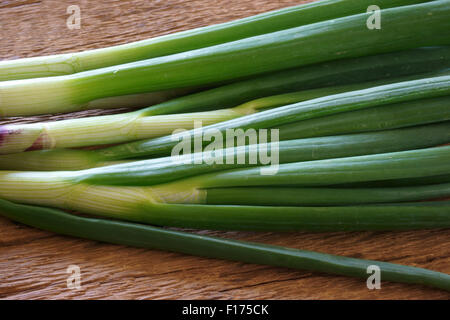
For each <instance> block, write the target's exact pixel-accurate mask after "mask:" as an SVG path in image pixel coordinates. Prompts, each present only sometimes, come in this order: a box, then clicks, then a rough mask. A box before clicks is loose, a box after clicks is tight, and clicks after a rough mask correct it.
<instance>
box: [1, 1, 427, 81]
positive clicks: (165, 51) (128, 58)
mask: <svg viewBox="0 0 450 320" xmlns="http://www.w3.org/2000/svg"><path fill="white" fill-rule="evenodd" d="M422 2H425V1H424V0H380V1H378V3H377V4H378V5H379V6H380V7H381V8H391V7H397V6H402V5H411V4H416V3H422ZM369 5H371V2H370V1H369V0H345V1H339V0H324V1H317V2H314V3H309V4H302V5H299V6H293V7H289V8H283V9H280V10H275V11H271V12H267V13H263V14H259V15H255V16H251V17H248V18H244V19H239V20H235V21H231V22H226V23H222V24H216V25H213V26H208V27H203V28H197V29H192V30H188V31H184V32H178V33H173V34H169V35H165V36H160V37H156V38H151V39H146V40H142V41H137V42H132V43H127V44H123V45H118V46H114V47H108V48H102V49H96V50H88V51H83V52H77V53H68V54H58V55H52V56H44V57H34V58H28V59H18V60H10V61H0V81H5V80H15V79H28V78H38V77H50V76H60V75H66V74H73V73H77V72H82V71H87V70H92V69H98V68H103V67H109V66H113V65H119V64H124V63H128V62H133V61H139V60H144V59H149V58H154V57H160V56H166V55H170V54H174V53H179V52H183V51H189V50H193V49H199V48H205V47H208V46H213V45H217V44H221V43H225V42H230V41H235V40H239V39H243V38H248V37H252V36H257V35H260V34H265V33H270V32H275V31H279V30H283V29H288V28H293V27H298V26H301V25H305V24H310V23H314V22H319V21H324V20H328V19H334V18H338V17H343V16H347V15H351V14H356V13H360V12H364V11H365V9H366V8H367V7H368V6H369Z"/></svg>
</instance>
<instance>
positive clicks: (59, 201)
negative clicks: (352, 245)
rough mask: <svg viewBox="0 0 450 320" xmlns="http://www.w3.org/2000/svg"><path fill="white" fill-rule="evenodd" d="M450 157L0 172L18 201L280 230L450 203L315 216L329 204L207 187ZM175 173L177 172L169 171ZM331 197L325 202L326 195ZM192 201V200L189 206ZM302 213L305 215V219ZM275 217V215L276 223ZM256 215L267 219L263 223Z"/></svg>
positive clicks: (415, 213)
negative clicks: (230, 200)
mask: <svg viewBox="0 0 450 320" xmlns="http://www.w3.org/2000/svg"><path fill="white" fill-rule="evenodd" d="M385 141H386V140H385ZM386 142H389V140H387V141H386ZM294 152H295V149H294ZM449 160H450V146H447V147H445V146H444V147H437V148H427V149H419V150H408V151H400V152H393V153H382V154H372V155H363V156H355V157H346V158H335V159H327V160H315V161H304V162H293V163H285V164H280V165H279V167H278V171H277V173H276V174H274V175H261V172H260V170H261V168H262V167H253V168H244V169H233V170H225V171H219V172H213V173H208V174H199V175H195V176H192V177H188V178H185V179H180V180H176V174H177V172H176V171H175V172H174V175H175V176H172V179H175V181H173V182H169V183H161V184H156V185H155V183H160V182H161V181H157V178H158V174H160V175H161V173H162V174H163V173H164V170H161V168H160V166H158V164H156V166H154V167H153V168H152V167H151V164H150V165H149V167H148V168H145V167H143V165H142V164H143V162H141V163H139V162H138V163H135V164H133V163H131V165H128V166H125V167H120V165H118V166H117V168H115V169H116V170H114V168H113V170H111V168H112V167H104V168H99V169H90V170H86V171H80V172H70V171H66V172H17V171H3V172H0V197H1V198H4V199H6V200H11V201H15V202H21V203H28V204H37V205H44V206H51V207H59V208H65V209H71V210H78V211H82V212H86V213H91V214H98V215H105V216H109V217H116V218H120V219H126V220H132V221H140V222H146V223H151V224H164V225H166V224H167V225H171V226H184V227H196V228H197V227H198V228H219V229H220V228H223V227H224V226H225V225H228V226H229V227H230V228H232V225H233V224H235V225H236V226H235V227H234V228H248V229H255V230H259V229H266V230H267V229H269V227H270V228H272V229H273V230H297V229H299V230H315V229H318V230H372V229H374V230H379V229H383V230H390V229H403V228H413V229H414V228H429V227H438V226H440V227H443V226H446V225H447V223H450V210H449V207H448V206H441V207H439V208H436V209H430V210H425V208H422V210H419V209H417V208H416V207H417V206H416V204H412V205H410V206H409V205H405V206H393V207H379V206H375V207H373V206H372V205H367V206H359V207H358V208H356V209H355V207H353V206H351V207H324V209H323V210H324V211H323V212H324V213H323V214H315V215H314V214H308V212H322V211H320V210H322V209H320V208H318V209H317V210H316V209H314V210H312V209H311V207H306V208H307V209H305V207H298V208H296V207H264V208H267V209H263V207H260V206H257V207H239V206H205V204H207V202H208V190H209V189H211V188H221V187H246V186H251V187H265V186H267V187H275V186H280V187H283V186H297V187H319V186H329V185H333V184H339V183H341V184H342V183H352V182H366V181H382V180H389V179H404V178H420V177H427V176H435V175H444V174H450V161H449ZM152 169H153V170H152ZM168 169H169V170H170V168H168ZM108 171H109V172H108ZM152 174H153V175H154V177H155V179H153V181H152V179H150V177H151V176H152ZM146 175H147V176H146ZM168 175H169V176H170V175H171V172H170V171H169V174H168ZM163 176H164V174H163ZM441 191H442V190H441ZM361 192H362V193H364V192H366V191H364V190H362V191H361ZM444 192H445V190H444ZM434 195H437V194H434ZM367 197H368V199H370V198H371V197H372V198H373V197H376V195H368V196H367ZM80 199H83V201H80ZM399 199H406V198H401V197H400V198H399ZM324 201H325V203H326V201H327V200H324ZM376 202H379V201H376ZM190 204H191V205H193V206H192V207H189V206H187V205H190ZM430 205H432V204H430ZM433 205H434V204H433ZM390 206H392V205H390ZM190 208H191V209H190ZM289 208H292V209H289ZM172 210H173V211H172ZM205 210H206V211H205ZM355 212H359V213H358V214H356V213H355ZM215 213H217V215H216V214H215ZM232 214H233V217H231V215H232ZM248 215H250V216H248ZM390 215H392V217H390ZM303 216H304V217H305V219H301V217H303ZM380 216H381V218H380ZM239 217H240V218H239ZM251 217H252V219H250V218H251ZM269 217H272V218H271V219H272V220H271V221H270V224H269V222H268V221H269V220H270V219H269ZM333 217H334V218H333ZM383 217H384V218H383ZM387 217H389V218H387ZM407 217H409V219H407ZM333 219H334V220H333ZM257 220H261V222H260V223H257ZM276 221H278V222H276ZM356 222H357V223H356Z"/></svg>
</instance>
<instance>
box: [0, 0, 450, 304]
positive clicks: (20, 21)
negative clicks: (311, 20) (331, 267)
mask: <svg viewBox="0 0 450 320" xmlns="http://www.w3.org/2000/svg"><path fill="white" fill-rule="evenodd" d="M301 2H302V1H294V0H277V1H269V0H216V1H206V0H194V1H191V0H189V1H183V0H161V1H160V0H152V1H137V0H131V1H120V0H112V1H106V0H103V1H87V0H77V1H75V2H74V1H59V0H58V1H57V0H42V1H39V0H6V1H5V0H3V1H1V3H0V58H1V59H12V58H20V57H31V56H37V55H46V54H54V53H62V52H72V51H81V50H85V49H92V48H101V47H105V46H111V45H115V44H121V43H126V42H130V41H134V40H141V39H146V38H149V37H152V36H156V35H161V34H167V33H171V32H175V31H180V30H186V29H190V28H194V27H199V26H205V25H209V24H213V23H219V22H225V21H229V20H232V19H237V18H242V17H246V16H250V15H253V14H257V13H260V12H265V11H269V10H273V9H277V8H282V7H287V6H290V5H295V4H299V3H301ZM74 3H76V4H78V5H79V6H80V9H81V28H80V29H79V30H69V29H68V28H67V27H66V19H67V18H68V16H69V15H68V14H67V13H66V9H67V6H69V5H71V4H74ZM108 112H111V111H87V112H79V113H74V114H68V115H57V116H55V115H53V116H42V117H32V118H15V119H9V121H8V122H33V121H38V120H43V119H45V120H49V119H52V120H55V119H63V118H73V117H82V116H87V115H98V114H107V113H108ZM0 123H1V122H0ZM3 123H5V121H3ZM199 233H202V234H207V235H217V236H223V237H230V238H234V239H243V240H251V241H260V242H265V243H271V244H277V245H283V246H289V247H295V248H301V249H307V250H317V251H321V252H327V253H332V254H340V255H346V256H351V257H357V258H366V259H375V260H383V261H389V262H394V263H400V264H407V265H413V266H417V267H424V268H429V269H433V270H437V271H441V272H446V273H450V255H449V253H450V250H449V243H450V230H449V229H447V230H431V231H414V232H413V231H411V232H351V233H305V232H297V233H269V232H266V233H251V232H208V231H201V232H199ZM70 265H77V266H79V267H80V271H81V289H79V290H77V289H69V288H68V287H67V279H68V277H69V276H70V274H68V273H67V268H68V266H70ZM0 298H3V299H60V298H69V299H94V298H95V299H449V298H450V294H449V293H446V292H444V291H440V290H434V289H430V288H425V287H421V286H415V285H404V284H394V283H387V282H382V285H381V289H380V290H368V289H367V287H366V283H365V281H361V280H357V279H351V278H346V277H339V276H331V275H325V274H320V273H313V272H304V271H297V270H289V269H283V268H273V267H267V266H261V265H251V264H244V263H238V262H227V261H221V260H213V259H204V258H198V257H193V256H187V255H183V254H177V253H169V252H161V251H153V250H145V249H136V248H130V247H125V246H117V245H109V244H103V243H99V242H95V241H87V240H81V239H74V238H70V237H62V236H58V235H55V234H51V233H48V232H43V231H39V230H36V229H33V228H29V227H25V226H23V225H19V224H16V223H13V222H11V221H8V220H6V219H3V218H0Z"/></svg>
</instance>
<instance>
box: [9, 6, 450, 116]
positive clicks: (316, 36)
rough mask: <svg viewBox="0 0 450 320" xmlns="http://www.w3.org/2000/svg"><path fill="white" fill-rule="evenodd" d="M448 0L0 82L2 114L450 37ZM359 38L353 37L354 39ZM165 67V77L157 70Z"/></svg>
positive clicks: (79, 104)
mask: <svg viewBox="0 0 450 320" xmlns="http://www.w3.org/2000/svg"><path fill="white" fill-rule="evenodd" d="M449 13H450V6H449V1H448V0H440V1H432V2H427V3H424V4H417V5H410V6H402V7H397V8H391V9H384V10H382V15H383V21H384V22H383V29H382V30H381V31H379V30H375V31H374V30H369V29H368V28H367V27H366V20H367V17H368V14H367V13H361V14H356V15H352V16H346V17H342V18H337V19H333V20H327V21H323V22H318V23H313V24H309V25H305V26H300V27H295V28H291V29H285V30H282V31H277V32H273V33H268V34H263V35H259V36H255V37H250V38H245V39H242V40H237V41H233V42H228V43H224V44H219V45H216V46H211V47H206V48H202V49H196V50H192V51H187V52H182V53H177V54H173V55H168V56H163V57H157V58H152V59H147V60H141V61H137V62H131V63H127V64H121V65H116V66H111V67H106V68H101V69H94V70H89V71H84V72H79V73H74V74H71V75H63V76H56V77H47V78H35V79H23V80H12V81H3V82H0V101H1V105H0V115H2V116H20V115H32V114H42V113H56V112H70V111H75V110H80V109H83V108H84V107H85V106H86V104H87V103H89V102H90V101H93V100H97V99H102V98H107V97H112V96H123V95H130V94H139V93H144V92H152V91H161V90H169V89H176V88H186V87H195V86H202V85H209V84H212V83H219V82H222V81H228V80H233V79H239V78H242V77H247V76H252V75H258V74H262V73H265V72H272V71H277V70H283V69H288V68H293V67H300V66H304V65H310V64H314V63H319V62H325V61H331V60H335V59H337V58H351V57H358V56H365V55H371V54H378V53H385V52H393V51H399V50H405V49H411V48H415V47H420V46H435V45H448V44H450V38H449V37H448V36H447V32H446V31H447V30H448V29H449V28H450V22H449V19H448V15H449ZM354 39H358V41H354ZM161 75H164V77H161Z"/></svg>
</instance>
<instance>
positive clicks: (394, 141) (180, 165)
mask: <svg viewBox="0 0 450 320" xmlns="http://www.w3.org/2000/svg"><path fill="white" fill-rule="evenodd" d="M411 137H414V139H411ZM448 141H450V122H445V123H440V124H433V125H426V126H418V127H411V128H404V129H396V130H386V131H380V132H372V133H360V134H351V135H342V136H329V137H318V138H309V139H297V140H288V141H281V142H279V144H278V157H279V162H280V163H291V162H301V161H312V160H321V159H330V158H343V157H351V156H359V155H367V154H376V153H387V152H394V151H402V150H411V149H419V148H426V147H434V146H437V145H440V144H444V143H447V142H448ZM273 148H274V147H273V145H272V144H270V145H269V146H268V147H267V149H269V150H270V152H274V149H273ZM251 150H261V148H260V146H259V145H258V146H256V147H255V148H254V149H250V147H249V146H242V147H236V148H227V149H225V150H224V151H223V154H222V159H221V160H222V161H221V163H223V164H220V162H219V163H218V161H216V163H212V161H211V158H212V157H214V155H208V154H205V153H194V154H191V155H190V154H188V155H185V156H183V157H182V158H180V159H179V160H178V161H174V159H171V158H170V157H166V158H157V159H151V160H143V161H136V162H129V163H124V164H118V165H113V166H106V167H102V168H96V169H92V170H82V171H79V172H78V173H71V175H72V176H74V177H75V179H76V181H78V182H86V183H89V184H105V185H115V184H118V185H155V184H160V183H167V182H171V181H174V180H178V179H182V178H186V177H190V176H196V175H199V174H205V173H209V172H216V171H222V170H226V169H234V168H241V167H252V166H258V165H261V163H260V162H259V160H258V161H257V163H255V164H253V165H252V164H251V163H250V161H249V158H250V152H251ZM228 157H231V158H232V160H233V161H232V163H231V164H230V163H227V161H226V158H228ZM197 159H200V160H202V161H197ZM212 159H214V158H212ZM238 159H244V160H245V161H242V162H243V163H242V164H239V163H238V161H237V160H238ZM17 160H18V159H17ZM185 160H188V161H185ZM24 161H26V160H24ZM211 163H212V164H211ZM43 175H45V173H43Z"/></svg>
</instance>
